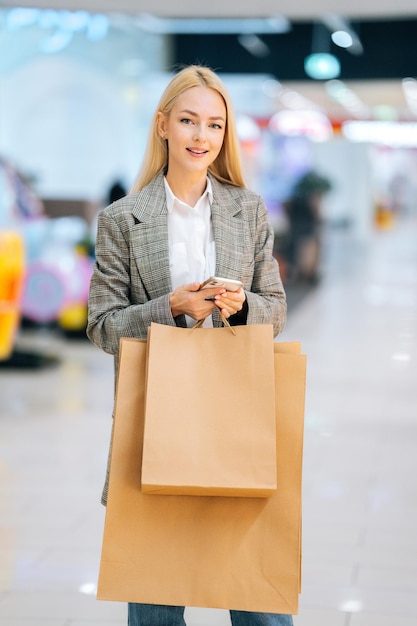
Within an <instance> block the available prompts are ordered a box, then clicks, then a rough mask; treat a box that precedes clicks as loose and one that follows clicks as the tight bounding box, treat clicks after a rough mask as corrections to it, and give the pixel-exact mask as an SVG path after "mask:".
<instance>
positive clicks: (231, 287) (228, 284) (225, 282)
mask: <svg viewBox="0 0 417 626" xmlns="http://www.w3.org/2000/svg"><path fill="white" fill-rule="evenodd" d="M215 287H223V289H226V291H237V290H238V289H240V288H241V287H243V283H242V282H240V280H233V279H232V278H220V276H211V277H210V278H207V280H205V281H204V282H203V283H201V287H200V289H213V288H215Z"/></svg>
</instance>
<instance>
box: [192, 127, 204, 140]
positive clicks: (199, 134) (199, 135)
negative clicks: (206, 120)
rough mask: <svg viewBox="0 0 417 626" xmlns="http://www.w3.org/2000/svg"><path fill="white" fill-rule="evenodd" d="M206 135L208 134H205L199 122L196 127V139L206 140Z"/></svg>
mask: <svg viewBox="0 0 417 626" xmlns="http://www.w3.org/2000/svg"><path fill="white" fill-rule="evenodd" d="M205 136H206V134H205V131H204V128H203V126H201V125H200V124H198V125H197V126H196V127H195V129H194V140H195V141H204V139H205Z"/></svg>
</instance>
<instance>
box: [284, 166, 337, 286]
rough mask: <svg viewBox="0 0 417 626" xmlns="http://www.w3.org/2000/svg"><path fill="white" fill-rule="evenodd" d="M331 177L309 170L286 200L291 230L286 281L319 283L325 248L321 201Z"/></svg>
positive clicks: (288, 240)
mask: <svg viewBox="0 0 417 626" xmlns="http://www.w3.org/2000/svg"><path fill="white" fill-rule="evenodd" d="M330 189H331V184H330V181H329V180H327V178H324V177H323V176H320V175H319V174H317V173H316V172H313V171H309V172H307V173H305V174H303V176H301V178H299V179H298V181H297V182H296V184H295V186H294V189H293V192H292V195H291V197H290V198H289V199H288V200H287V201H286V202H285V211H286V215H287V218H288V226H289V228H288V233H287V237H286V244H285V248H284V256H285V260H286V263H287V272H286V275H287V276H286V280H287V281H288V282H289V283H290V282H291V283H294V282H304V283H307V284H316V283H317V282H318V281H319V278H320V277H319V262H320V249H321V204H322V200H323V196H324V195H325V194H326V193H327V192H328V191H330Z"/></svg>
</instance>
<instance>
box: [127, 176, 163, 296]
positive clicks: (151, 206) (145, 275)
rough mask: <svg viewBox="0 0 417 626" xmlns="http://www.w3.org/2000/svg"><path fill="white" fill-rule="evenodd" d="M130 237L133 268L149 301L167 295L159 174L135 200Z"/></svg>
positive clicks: (161, 189) (161, 187)
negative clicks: (133, 259)
mask: <svg viewBox="0 0 417 626" xmlns="http://www.w3.org/2000/svg"><path fill="white" fill-rule="evenodd" d="M132 213H133V215H134V217H135V218H136V220H137V224H136V225H135V226H134V227H133V229H132V233H131V241H132V246H133V250H134V256H135V260H136V266H137V270H138V273H139V276H140V278H141V280H142V282H143V286H144V288H145V290H146V292H147V295H148V297H149V299H150V300H153V299H154V298H158V297H159V296H163V295H165V294H167V293H169V292H170V291H171V289H172V287H171V275H170V270H169V249H168V209H167V204H166V194H165V187H164V175H163V173H162V172H161V173H160V174H158V175H157V176H156V178H155V179H154V180H153V181H152V182H151V183H150V184H149V185H147V186H146V187H145V188H144V189H143V190H142V191H141V192H139V194H138V196H137V202H136V204H135V205H134V207H133V209H132Z"/></svg>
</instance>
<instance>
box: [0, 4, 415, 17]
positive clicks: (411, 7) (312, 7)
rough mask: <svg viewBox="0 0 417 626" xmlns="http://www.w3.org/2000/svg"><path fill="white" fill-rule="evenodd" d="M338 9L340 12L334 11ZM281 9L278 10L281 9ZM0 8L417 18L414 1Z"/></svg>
mask: <svg viewBox="0 0 417 626" xmlns="http://www.w3.org/2000/svg"><path fill="white" fill-rule="evenodd" d="M335 4H336V5H337V9H336V8H335ZM277 5H278V7H279V9H278V7H277ZM0 6H5V7H7V6H17V7H33V6H35V7H39V8H55V9H69V10H75V9H84V10H86V11H92V12H93V11H96V12H97V11H103V12H108V11H117V12H120V13H125V12H126V13H139V12H141V13H152V14H153V15H158V16H160V17H219V18H221V17H271V16H273V15H276V14H277V13H281V14H283V15H285V16H287V17H289V18H292V19H310V20H311V19H316V18H317V17H318V16H320V15H323V14H325V13H335V12H337V13H339V14H340V15H344V16H345V17H354V18H356V17H375V16H378V17H394V16H397V17H399V16H416V15H417V6H416V2H415V0H397V1H396V2H393V1H392V0H367V1H366V2H364V1H363V0H338V1H337V3H335V1H334V0H315V1H314V3H312V2H311V0H298V1H297V2H294V1H293V0H283V1H281V2H279V3H277V1H276V0H258V1H257V2H242V1H241V0H210V2H196V1H195V0H181V2H175V3H174V2H172V0H117V2H115V0H0Z"/></svg>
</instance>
